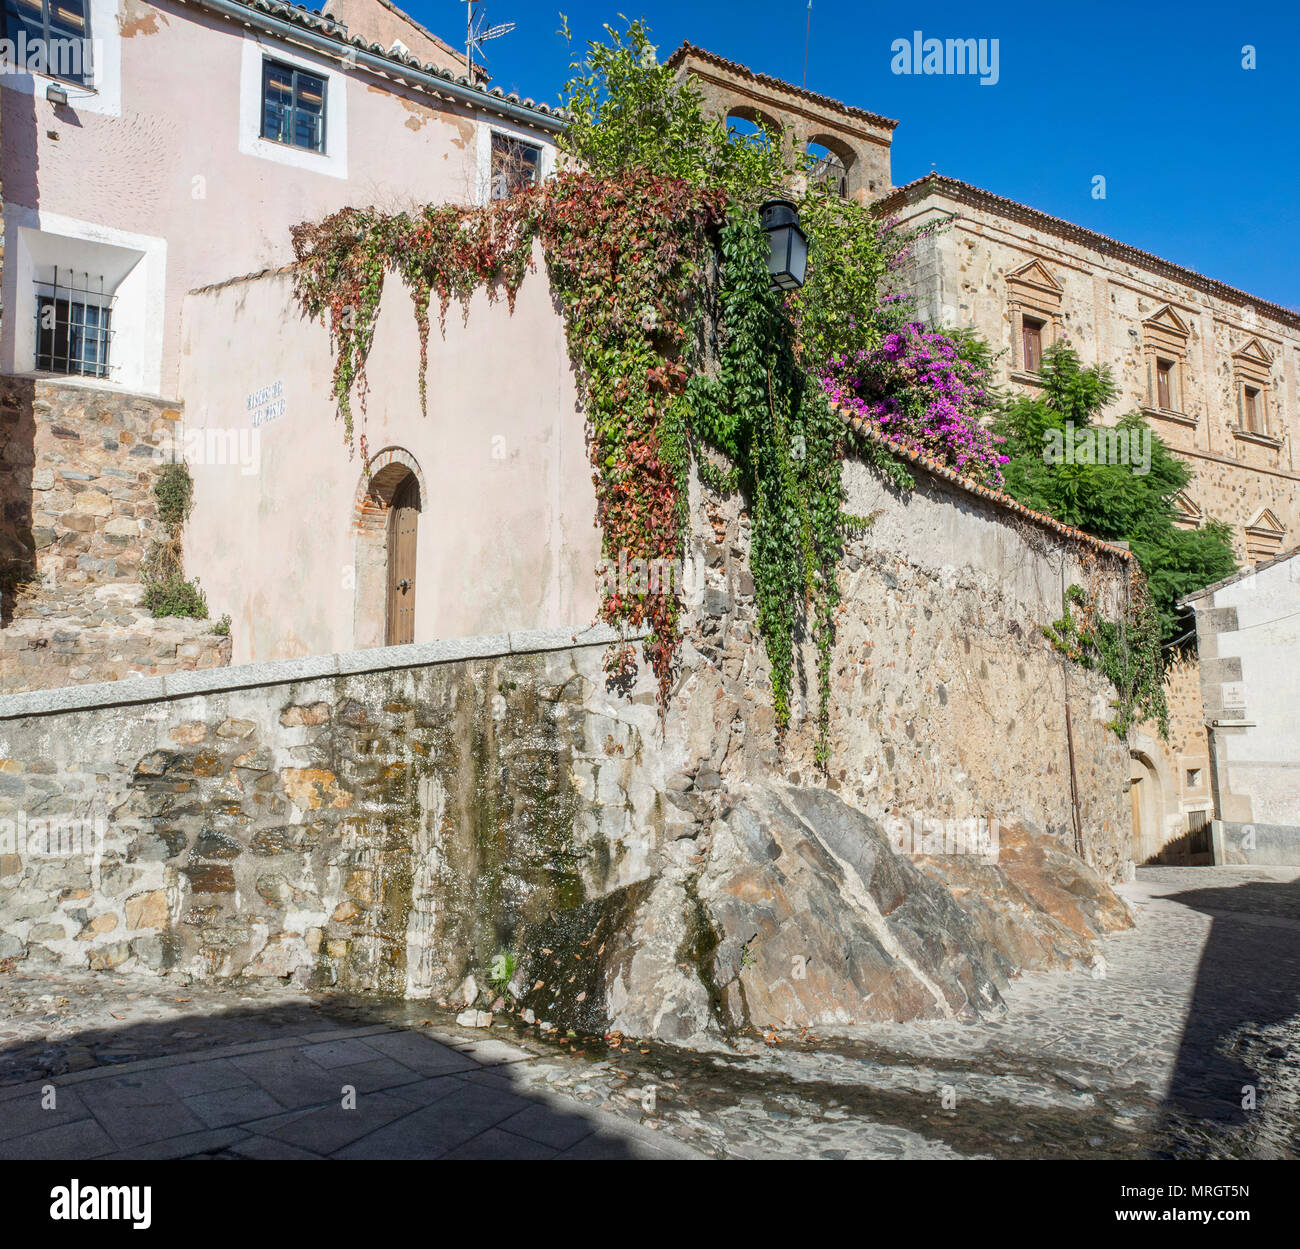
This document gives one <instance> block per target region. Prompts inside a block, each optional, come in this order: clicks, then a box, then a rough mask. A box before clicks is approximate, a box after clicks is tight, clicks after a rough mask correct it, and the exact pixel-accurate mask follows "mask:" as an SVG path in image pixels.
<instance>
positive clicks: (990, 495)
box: [831, 404, 1133, 561]
mask: <svg viewBox="0 0 1300 1249" xmlns="http://www.w3.org/2000/svg"><path fill="white" fill-rule="evenodd" d="M831 407H832V408H833V410H834V411H835V413H836V415H837V416H839V418H840V419H841V420H842V421H843V422H844V423H845V424H846V425H847V426H848V427H849V428H850V429H851V430H852V431H853V432H854V433H855V434H857V436H858V437H859V438H865V439H868V440H869V441H871V442H875V443H879V444H880V446H882V447H884V448H886V450H888V451H890V452H891V453H892V454H894V455H896V456H898V457H899V458H900V459H902V460H906V461H907V462H908V463H909V464H913V465H915V466H916V467H917V468H922V469H924V470H925V471H926V472H927V473H929V474H930V475H931V476H932V477H939V478H942V479H943V480H944V481H946V482H949V483H950V484H951V485H954V486H956V487H957V488H958V489H960V490H964V491H966V493H967V494H972V495H975V496H976V497H977V498H981V499H984V500H986V501H987V502H989V503H992V504H993V505H994V506H996V507H1000V508H1002V509H1003V510H1004V511H1008V512H1013V513H1015V515H1017V516H1022V517H1024V519H1025V520H1027V521H1029V522H1031V523H1032V524H1035V525H1038V526H1039V527H1040V528H1043V529H1048V530H1050V531H1051V532H1052V533H1054V534H1057V535H1059V536H1060V537H1062V538H1068V539H1070V540H1071V541H1073V542H1078V543H1081V544H1082V545H1084V546H1087V547H1091V548H1092V549H1093V550H1095V551H1099V552H1101V553H1103V554H1105V555H1113V556H1115V558H1117V559H1122V560H1126V561H1127V560H1131V559H1132V558H1133V552H1132V551H1129V550H1127V549H1126V548H1124V547H1122V546H1115V545H1114V544H1113V543H1110V542H1104V541H1102V539H1101V538H1095V537H1093V535H1092V534H1090V533H1086V532H1084V530H1082V529H1076V528H1075V527H1074V526H1073V525H1064V524H1062V523H1061V522H1060V521H1059V520H1056V519H1055V518H1054V517H1052V516H1048V515H1047V514H1046V513H1044V512H1035V511H1034V510H1033V509H1032V508H1028V507H1026V506H1025V505H1024V504H1023V503H1019V502H1017V501H1016V500H1015V499H1013V498H1012V497H1011V496H1010V495H1009V494H1005V493H1004V492H1003V491H1001V490H994V489H992V488H990V487H989V486H981V485H980V484H979V483H978V482H975V481H972V480H971V479H970V478H969V477H963V476H962V475H961V474H960V473H958V472H957V471H956V470H955V469H952V468H949V467H948V465H946V464H943V463H940V461H938V460H936V459H935V458H934V457H933V456H930V455H926V454H925V453H924V452H921V451H912V450H910V449H909V448H907V447H902V446H900V445H899V444H898V443H896V442H894V441H893V439H891V438H887V437H885V435H884V434H882V433H881V432H880V430H878V429H876V428H875V427H874V426H873V425H871V424H870V422H868V421H866V420H865V419H864V418H863V417H861V416H859V415H858V414H857V413H855V412H850V411H849V410H848V409H847V408H844V407H841V406H840V405H838V404H832V405H831Z"/></svg>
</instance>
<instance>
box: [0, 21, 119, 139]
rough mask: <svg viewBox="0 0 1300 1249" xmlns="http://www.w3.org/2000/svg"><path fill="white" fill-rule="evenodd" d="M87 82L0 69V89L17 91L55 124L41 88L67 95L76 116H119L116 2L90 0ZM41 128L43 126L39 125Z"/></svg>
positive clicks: (50, 105)
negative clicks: (82, 114)
mask: <svg viewBox="0 0 1300 1249" xmlns="http://www.w3.org/2000/svg"><path fill="white" fill-rule="evenodd" d="M90 45H91V49H92V52H91V81H90V84H89V86H84V85H82V84H81V83H76V82H67V81H65V80H64V79H62V78H52V77H50V76H49V75H48V74H33V73H10V72H9V67H5V69H4V70H0V88H4V89H7V90H9V91H21V92H22V93H23V94H24V95H29V96H31V97H32V98H33V99H34V100H36V101H38V108H39V107H44V108H46V109H48V110H50V112H49V120H50V122H51V123H52V124H55V125H57V124H58V121H59V118H58V115H57V114H56V113H55V112H54V111H53V110H54V107H55V106H54V105H53V104H48V103H44V101H45V89H46V88H47V87H49V86H55V87H58V88H59V89H60V90H61V91H66V92H67V93H68V103H67V105H66V108H67V109H69V110H71V111H73V112H77V113H82V112H84V113H98V114H100V115H101V116H104V117H121V116H122V32H121V29H120V27H119V26H118V0H90ZM40 128H41V129H44V128H45V127H44V124H42V125H41V127H40Z"/></svg>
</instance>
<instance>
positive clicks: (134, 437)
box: [0, 377, 230, 693]
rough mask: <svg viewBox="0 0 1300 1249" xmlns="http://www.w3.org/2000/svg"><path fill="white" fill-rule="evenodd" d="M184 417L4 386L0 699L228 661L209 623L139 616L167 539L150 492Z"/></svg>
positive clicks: (125, 398)
mask: <svg viewBox="0 0 1300 1249" xmlns="http://www.w3.org/2000/svg"><path fill="white" fill-rule="evenodd" d="M180 419H181V412H180V409H179V407H178V406H177V405H175V404H170V403H168V402H166V401H164V400H159V399H151V398H149V397H147V396H142V395H132V394H125V393H121V392H117V391H107V390H103V389H96V388H92V387H89V386H85V385H78V384H77V383H75V382H63V381H51V380H47V379H36V378H24V377H3V378H0V492H2V493H3V519H4V525H3V530H2V531H0V544H2V545H3V550H2V551H0V563H2V564H3V568H4V574H5V576H4V582H3V587H2V592H3V618H2V620H0V691H4V692H6V693H12V692H16V691H21V690H31V689H46V688H53V687H57V686H63V685H81V684H87V683H91V682H99V681H115V680H119V679H121V678H123V677H130V676H141V675H143V676H152V675H157V674H160V673H164V672H174V671H181V670H186V669H192V668H212V667H220V666H222V665H224V664H227V663H229V662H230V638H229V637H222V636H218V635H216V634H214V633H213V632H212V622H211V621H208V620H190V619H186V618H180V617H172V618H168V619H165V620H155V619H154V618H153V617H152V616H151V615H150V614H149V613H148V612H147V611H145V610H144V609H143V608H142V607H141V606H140V600H141V596H142V593H143V590H142V587H141V584H140V562H141V560H142V559H143V558H144V555H145V552H146V551H147V549H148V546H149V543H150V541H152V540H153V539H155V538H161V537H162V536H163V531H162V526H161V524H160V523H159V521H158V516H157V510H158V509H157V503H156V500H155V498H154V495H153V483H154V480H155V476H156V473H157V471H158V469H159V468H160V467H161V466H162V464H163V460H164V450H163V448H164V447H165V446H170V445H173V443H174V442H175V441H176V440H177V439H176V431H177V430H178V427H179V424H180ZM218 614H220V613H219V612H218Z"/></svg>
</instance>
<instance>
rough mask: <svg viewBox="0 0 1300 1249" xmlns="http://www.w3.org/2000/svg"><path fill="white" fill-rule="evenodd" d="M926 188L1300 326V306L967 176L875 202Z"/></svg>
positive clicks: (911, 196)
mask: <svg viewBox="0 0 1300 1249" xmlns="http://www.w3.org/2000/svg"><path fill="white" fill-rule="evenodd" d="M924 191H946V192H948V193H949V194H951V195H952V196H953V198H954V199H960V200H963V201H965V202H966V203H969V204H973V205H976V206H979V205H984V206H987V207H989V208H991V209H993V210H994V211H998V212H1001V213H1002V214H1003V215H1004V216H1015V217H1018V218H1020V219H1021V220H1024V221H1028V222H1032V223H1033V224H1036V225H1039V226H1042V227H1043V228H1044V229H1046V230H1050V231H1052V233H1054V234H1057V235H1059V236H1061V237H1062V238H1066V239H1073V240H1075V241H1077V242H1080V243H1083V244H1085V245H1086V246H1088V247H1092V248H1095V249H1096V250H1098V251H1104V252H1106V253H1107V254H1109V255H1112V256H1118V257H1120V258H1122V259H1124V260H1129V261H1131V262H1132V263H1134V264H1137V265H1141V266H1142V267H1143V268H1145V269H1150V270H1152V271H1153V272H1155V273H1159V274H1161V275H1163V276H1165V277H1170V278H1174V279H1176V280H1177V281H1180V282H1183V283H1184V284H1186V285H1188V286H1191V287H1194V288H1195V289H1196V290H1199V291H1201V292H1202V293H1203V294H1206V295H1212V296H1217V297H1218V298H1220V299H1224V300H1227V301H1228V302H1229V303H1235V304H1245V305H1247V306H1249V307H1251V308H1254V309H1256V310H1257V311H1259V312H1262V313H1264V314H1265V315H1266V316H1268V317H1270V318H1271V319H1272V320H1275V321H1279V322H1281V323H1282V324H1284V325H1289V326H1292V327H1294V328H1297V329H1300V312H1297V311H1295V310H1293V309H1291V308H1286V307H1284V306H1283V305H1282V304H1275V303H1274V302H1273V301H1272V300H1270V299H1262V298H1261V297H1259V296H1258V295H1252V294H1251V293H1250V292H1249V291H1243V290H1242V289H1241V288H1240V287H1236V286H1229V285H1228V283H1226V282H1220V281H1219V280H1218V279H1217V278H1211V277H1207V276H1206V275H1205V274H1203V273H1198V272H1197V271H1196V270H1195V269H1188V268H1187V267H1186V266H1184V265H1180V264H1177V263H1176V262H1174V261H1172V260H1166V259H1164V257H1163V256H1157V255H1155V254H1154V253H1152V252H1146V251H1143V250H1142V249H1141V248H1140V247H1134V246H1133V245H1132V244H1131V243H1122V242H1120V241H1119V240H1118V239H1113V238H1109V237H1108V236H1107V235H1105V234H1098V233H1097V231H1096V230H1089V229H1088V228H1087V227H1086V226H1081V225H1076V224H1075V223H1074V222H1073V221H1066V220H1065V219H1064V218H1062V217H1053V216H1052V215H1051V214H1050V213H1045V212H1042V211H1041V210H1040V209H1037V208H1031V207H1030V206H1029V205H1028V204H1021V203H1019V202H1018V201H1017V200H1013V199H1008V198H1007V197H1006V196H1004V195H996V194H994V192H992V191H986V190H985V189H984V188H983V187H978V186H974V185H972V184H971V183H969V182H962V181H960V180H959V179H957V178H949V177H947V176H945V175H944V174H937V173H930V174H926V175H925V176H924V177H921V178H917V179H916V180H915V181H914V182H909V183H907V184H906V185H905V186H900V187H895V188H894V189H893V190H892V191H890V192H889V194H888V195H885V196H883V197H882V198H881V199H879V200H877V201H876V202H875V204H874V205H872V207H873V208H874V209H875V210H876V211H877V212H881V213H886V214H887V213H890V212H892V211H893V210H895V209H897V208H898V207H900V206H901V205H903V204H905V203H912V202H915V201H916V199H917V198H919V196H918V192H924Z"/></svg>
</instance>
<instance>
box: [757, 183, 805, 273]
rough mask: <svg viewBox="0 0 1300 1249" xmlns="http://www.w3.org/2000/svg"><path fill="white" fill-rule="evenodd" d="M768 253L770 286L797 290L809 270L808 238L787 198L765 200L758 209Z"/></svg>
mask: <svg viewBox="0 0 1300 1249" xmlns="http://www.w3.org/2000/svg"><path fill="white" fill-rule="evenodd" d="M758 218H759V221H761V222H762V224H763V229H764V230H766V231H767V238H768V242H769V244H770V246H771V250H770V252H769V253H768V257H767V268H768V272H769V273H771V275H772V285H773V286H775V287H778V288H779V289H780V290H783V291H794V290H798V289H799V287H801V286H802V285H803V279H804V274H805V273H807V271H808V236H807V235H806V234H805V233H804V232H803V230H802V228H801V227H800V225H799V210H798V209H797V208H795V206H794V204H792V203H791V202H790V201H789V200H788V199H774V200H768V201H767V203H766V204H764V205H763V206H762V207H761V208H760V209H759V210H758Z"/></svg>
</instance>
